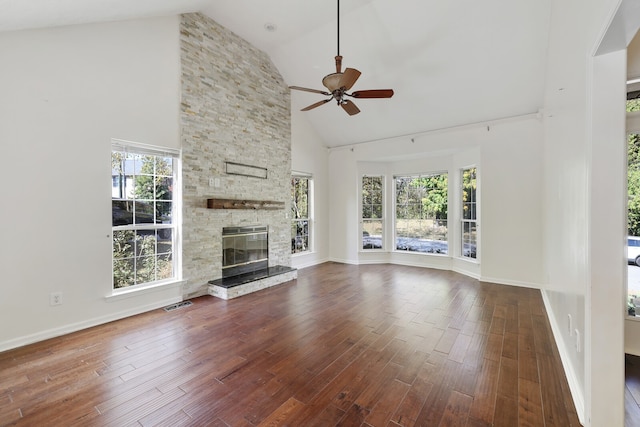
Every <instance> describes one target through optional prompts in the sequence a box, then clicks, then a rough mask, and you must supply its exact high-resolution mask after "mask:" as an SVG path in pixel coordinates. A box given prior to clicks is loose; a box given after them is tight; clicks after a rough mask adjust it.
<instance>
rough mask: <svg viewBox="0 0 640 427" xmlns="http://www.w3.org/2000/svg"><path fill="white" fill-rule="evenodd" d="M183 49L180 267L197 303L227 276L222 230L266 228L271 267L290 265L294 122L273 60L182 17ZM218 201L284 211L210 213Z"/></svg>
mask: <svg viewBox="0 0 640 427" xmlns="http://www.w3.org/2000/svg"><path fill="white" fill-rule="evenodd" d="M180 48H181V62H182V78H181V80H182V103H181V109H180V122H181V123H180V124H181V139H182V141H181V142H182V179H183V185H182V191H183V194H182V199H183V218H182V220H183V226H182V247H183V252H182V253H183V259H182V266H183V277H184V278H185V279H186V280H187V285H186V288H185V290H184V294H185V296H186V297H192V296H196V295H204V294H205V293H207V282H208V281H209V280H212V279H218V278H220V277H221V276H222V227H227V226H234V225H268V226H269V265H284V266H290V265H291V237H290V233H291V231H290V222H289V219H287V216H286V213H287V212H289V210H290V198H291V179H290V177H291V114H290V99H289V89H288V87H287V85H286V84H285V82H284V81H283V79H282V77H281V76H280V73H279V72H278V70H277V69H276V68H275V67H274V65H273V64H272V63H271V60H270V59H269V57H268V56H267V55H266V54H265V53H263V52H262V51H260V50H258V49H256V48H255V47H253V46H252V45H250V44H249V43H247V42H246V41H245V40H243V39H241V38H240V37H238V36H237V35H235V34H234V33H232V32H231V31H229V30H227V29H225V28H224V27H222V26H220V25H218V24H217V23H216V22H214V21H213V20H211V19H210V18H208V17H205V16H204V15H202V14H199V13H194V14H186V15H182V18H181V25H180ZM225 161H230V162H237V163H243V164H248V165H253V166H258V167H262V168H266V169H267V179H261V178H253V177H245V176H237V175H227V174H226V173H225ZM211 178H213V181H214V182H215V181H216V178H217V181H218V182H219V186H211V185H210V179H211ZM214 197H221V198H233V199H247V200H275V201H282V202H285V207H284V209H279V210H222V209H207V208H206V205H207V202H206V199H207V198H214Z"/></svg>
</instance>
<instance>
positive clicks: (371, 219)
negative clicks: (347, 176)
mask: <svg viewBox="0 0 640 427" xmlns="http://www.w3.org/2000/svg"><path fill="white" fill-rule="evenodd" d="M383 184H384V177H382V176H363V177H362V249H382V230H384V218H383V212H384V209H383V202H382V201H383V193H382V189H383Z"/></svg>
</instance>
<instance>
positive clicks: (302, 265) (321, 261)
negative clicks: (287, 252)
mask: <svg viewBox="0 0 640 427" xmlns="http://www.w3.org/2000/svg"><path fill="white" fill-rule="evenodd" d="M325 262H329V259H328V258H325V259H319V260H313V261H309V262H304V263H300V264H296V263H295V262H291V266H292V267H293V268H296V269H298V270H301V269H303V268H307V267H313V266H314V265H320V264H324V263H325Z"/></svg>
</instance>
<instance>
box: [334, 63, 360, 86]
mask: <svg viewBox="0 0 640 427" xmlns="http://www.w3.org/2000/svg"><path fill="white" fill-rule="evenodd" d="M360 74H362V73H360V71H358V70H356V69H355V68H347V69H346V70H344V73H343V74H342V77H341V78H340V83H339V84H338V87H344V89H345V90H349V89H351V86H353V85H354V84H355V82H356V80H358V77H360Z"/></svg>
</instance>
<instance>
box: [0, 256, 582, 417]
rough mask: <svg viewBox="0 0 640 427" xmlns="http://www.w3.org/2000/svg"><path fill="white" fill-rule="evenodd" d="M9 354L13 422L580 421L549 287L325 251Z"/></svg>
mask: <svg viewBox="0 0 640 427" xmlns="http://www.w3.org/2000/svg"><path fill="white" fill-rule="evenodd" d="M192 301H193V305H191V306H189V307H184V308H180V309H177V310H174V311H169V312H165V311H164V310H155V311H152V312H149V313H145V314H142V315H139V316H135V317H131V318H128V319H124V320H121V321H117V322H112V323H109V324H105V325H102V326H98V327H94V328H91V329H87V330H83V331H80V332H77V333H73V334H69V335H66V336H63V337H59V338H55V339H51V340H48V341H46V342H41V343H37V344H33V345H29V346H26V347H22V348H19V349H15V350H11V351H7V352H4V353H0V425H22V426H65V427H66V426H118V427H121V426H129V425H136V426H138V425H142V426H183V425H184V426H277V425H282V426H284V425H288V426H338V425H339V426H394V427H397V426H468V427H478V426H508V427H513V426H536V427H539V426H560V427H569V426H578V425H579V422H578V418H577V416H576V413H575V408H574V406H573V402H572V399H571V396H570V394H569V390H568V386H567V381H566V378H565V375H564V371H563V369H562V366H561V362H560V359H559V355H558V352H557V349H556V346H555V344H554V341H553V339H552V335H551V330H550V327H549V323H548V320H547V317H546V314H545V309H544V306H543V303H542V298H541V296H540V292H539V291H536V290H533V289H525V288H517V287H509V286H502V285H494V284H487V283H479V282H478V281H477V280H473V279H471V278H468V277H465V276H462V275H459V274H456V273H452V272H446V271H437V270H429V269H422V268H414V267H402V266H391V265H365V266H352V265H343V264H335V263H326V264H322V265H320V266H316V267H310V268H307V269H304V270H301V271H299V277H298V279H297V281H293V282H289V283H285V284H282V285H279V286H277V287H274V288H271V289H267V290H264V291H261V292H258V293H254V294H251V295H247V296H243V297H241V298H238V299H235V300H231V301H224V300H220V299H216V298H214V297H209V296H207V297H201V298H195V299H193V300H192Z"/></svg>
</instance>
